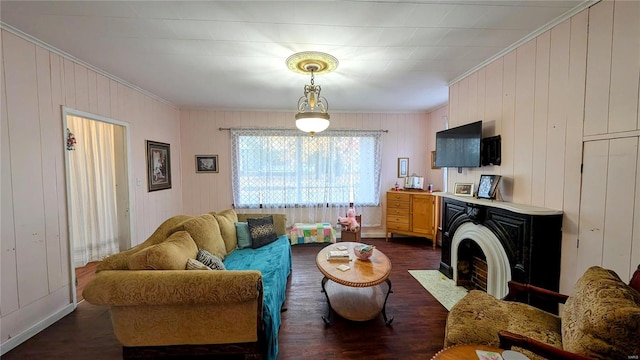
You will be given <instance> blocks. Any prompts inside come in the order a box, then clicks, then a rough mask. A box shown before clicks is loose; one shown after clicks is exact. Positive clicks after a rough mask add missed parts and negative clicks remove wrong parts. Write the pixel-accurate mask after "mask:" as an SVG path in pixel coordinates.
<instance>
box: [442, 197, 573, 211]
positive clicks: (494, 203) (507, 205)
mask: <svg viewBox="0 0 640 360" xmlns="http://www.w3.org/2000/svg"><path fill="white" fill-rule="evenodd" d="M433 195H434V196H440V197H445V198H450V199H454V200H458V201H464V202H466V203H470V204H476V205H484V206H487V207H496V208H500V209H504V210H508V211H513V212H514V213H518V214H525V215H562V210H555V209H548V208H543V207H538V206H533V205H526V204H518V203H512V202H507V201H498V200H489V199H478V198H475V197H473V196H458V195H453V194H452V193H448V192H434V193H433Z"/></svg>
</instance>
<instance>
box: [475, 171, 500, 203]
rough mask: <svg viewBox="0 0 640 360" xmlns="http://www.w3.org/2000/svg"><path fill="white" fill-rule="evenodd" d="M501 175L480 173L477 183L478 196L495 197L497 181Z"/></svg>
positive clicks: (484, 197)
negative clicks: (478, 182)
mask: <svg viewBox="0 0 640 360" xmlns="http://www.w3.org/2000/svg"><path fill="white" fill-rule="evenodd" d="M501 178H502V176H500V175H480V184H479V185H478V198H483V199H495V198H496V192H497V190H498V183H499V182H500V179H501Z"/></svg>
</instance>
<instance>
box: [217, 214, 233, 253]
mask: <svg viewBox="0 0 640 360" xmlns="http://www.w3.org/2000/svg"><path fill="white" fill-rule="evenodd" d="M213 216H214V217H215V218H216V220H217V221H218V226H220V234H221V235H222V240H224V245H225V248H226V250H227V255H228V254H230V253H231V252H232V251H233V250H235V249H236V247H237V246H238V241H237V238H236V225H235V223H236V222H237V221H238V215H236V212H235V210H233V209H228V210H224V211H221V212H218V213H213Z"/></svg>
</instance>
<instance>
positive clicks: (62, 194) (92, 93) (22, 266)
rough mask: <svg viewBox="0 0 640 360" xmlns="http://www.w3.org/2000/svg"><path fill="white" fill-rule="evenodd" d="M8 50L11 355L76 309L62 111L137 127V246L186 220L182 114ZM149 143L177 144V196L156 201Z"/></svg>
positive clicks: (69, 67) (21, 45) (23, 45)
mask: <svg viewBox="0 0 640 360" xmlns="http://www.w3.org/2000/svg"><path fill="white" fill-rule="evenodd" d="M1 40H2V44H1V49H2V56H1V57H0V61H1V64H0V68H1V70H2V81H0V83H1V85H2V98H1V101H2V103H1V106H0V115H1V119H2V121H1V133H2V138H1V139H0V141H1V151H2V155H1V157H2V170H1V187H2V193H1V196H2V213H1V225H2V226H1V227H2V234H1V236H2V238H1V251H2V255H1V266H2V291H1V301H0V313H1V315H2V321H1V322H2V325H1V331H0V333H1V341H2V347H3V349H2V351H3V352H4V351H7V350H8V349H7V347H8V346H7V344H9V346H15V345H16V344H15V342H16V341H24V340H25V337H28V336H29V334H32V333H33V332H34V331H38V329H39V327H42V326H43V323H44V324H45V325H44V326H46V323H47V322H50V321H55V317H56V316H58V313H59V312H60V311H61V309H64V308H67V307H68V306H69V304H71V303H72V299H73V298H72V294H71V283H70V281H71V274H70V265H69V235H68V225H67V197H66V175H65V171H66V170H65V164H64V156H65V154H64V151H65V150H64V149H65V135H66V134H65V132H64V131H63V128H62V127H63V120H62V106H66V107H69V108H73V109H77V110H82V111H85V112H89V113H93V114H97V115H100V116H104V117H108V118H112V119H115V120H119V121H122V122H126V123H128V124H129V125H130V126H129V128H130V131H131V134H130V139H131V143H130V145H131V149H130V152H131V159H132V162H133V163H132V166H131V168H132V171H133V173H132V174H130V177H131V178H132V179H139V181H140V186H136V182H135V180H134V181H132V182H131V184H130V186H132V188H133V196H134V197H135V199H134V204H135V206H134V209H131V212H130V213H131V216H133V222H134V224H135V227H134V229H133V230H134V233H133V234H132V245H136V244H137V243H139V242H141V241H143V240H145V239H146V237H147V236H148V235H149V234H151V232H152V231H153V230H155V228H156V227H157V225H159V224H160V223H161V222H162V221H164V220H165V219H166V218H167V217H169V216H171V215H174V214H177V213H181V212H182V184H181V178H180V172H181V164H180V159H181V158H180V136H179V134H180V115H179V110H178V109H176V108H174V107H172V106H169V105H167V104H166V103H164V102H161V101H159V100H157V99H154V98H152V97H150V96H148V95H146V94H143V93H142V92H140V91H137V90H135V89H133V88H132V87H130V86H128V85H125V84H123V83H121V82H118V81H115V80H113V79H111V78H108V77H106V76H104V75H102V74H100V73H98V72H96V71H94V70H92V69H90V68H88V67H86V66H83V65H82V64H79V63H77V62H74V61H72V60H71V58H67V57H63V56H61V55H59V54H58V53H57V52H53V51H49V50H48V49H45V48H43V47H41V46H39V45H36V44H34V43H32V42H31V41H27V40H25V39H23V38H22V37H19V36H17V35H16V34H14V33H11V32H9V31H5V30H4V29H3V30H2V34H1ZM146 139H149V140H156V141H162V142H166V143H170V144H171V150H172V156H171V161H172V168H173V174H174V175H173V188H172V189H170V190H164V191H157V192H153V193H149V192H147V187H146V157H145V151H146V147H145V140H146ZM52 319H53V320H52ZM9 339H10V340H9ZM16 339H19V340H16ZM20 339H21V340H20Z"/></svg>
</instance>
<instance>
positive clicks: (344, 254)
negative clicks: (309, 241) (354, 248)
mask: <svg viewBox="0 0 640 360" xmlns="http://www.w3.org/2000/svg"><path fill="white" fill-rule="evenodd" d="M327 260H329V261H350V260H351V257H350V256H349V251H347V250H331V251H329V252H328V253H327Z"/></svg>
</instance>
